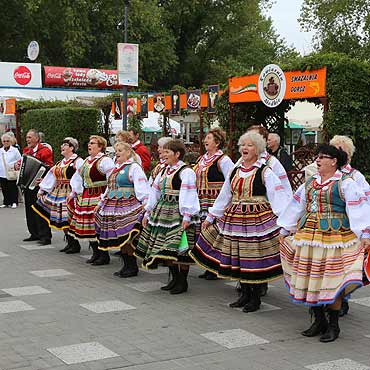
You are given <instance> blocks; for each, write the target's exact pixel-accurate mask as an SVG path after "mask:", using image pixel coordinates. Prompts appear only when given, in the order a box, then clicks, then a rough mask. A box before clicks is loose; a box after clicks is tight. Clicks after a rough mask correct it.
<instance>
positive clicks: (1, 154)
mask: <svg viewBox="0 0 370 370" xmlns="http://www.w3.org/2000/svg"><path fill="white" fill-rule="evenodd" d="M12 142H13V140H12V137H11V135H9V134H8V133H6V134H3V135H2V136H1V143H2V145H3V147H2V148H0V185H1V190H2V192H3V204H2V205H0V208H5V207H11V208H17V206H18V188H17V184H16V183H17V180H8V179H7V178H6V175H7V169H8V168H10V169H14V165H15V164H16V163H17V162H18V161H19V160H20V159H21V154H20V153H19V150H18V149H17V148H15V147H14V146H13V145H12Z"/></svg>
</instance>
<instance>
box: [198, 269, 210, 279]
mask: <svg viewBox="0 0 370 370" xmlns="http://www.w3.org/2000/svg"><path fill="white" fill-rule="evenodd" d="M207 272H208V270H206V271H204V272H203V274H200V275H198V278H199V279H205V278H206V277H207Z"/></svg>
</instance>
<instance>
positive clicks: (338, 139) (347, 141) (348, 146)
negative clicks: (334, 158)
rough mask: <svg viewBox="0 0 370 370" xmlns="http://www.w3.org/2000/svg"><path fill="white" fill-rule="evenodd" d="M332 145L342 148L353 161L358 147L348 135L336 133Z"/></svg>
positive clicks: (331, 141) (349, 159)
mask: <svg viewBox="0 0 370 370" xmlns="http://www.w3.org/2000/svg"><path fill="white" fill-rule="evenodd" d="M329 144H330V145H333V146H335V147H336V148H339V147H340V148H341V149H342V150H343V151H344V152H346V153H347V155H348V161H349V162H350V161H351V158H352V157H353V154H354V152H355V150H356V147H355V146H354V144H353V141H352V139H351V138H349V137H348V136H344V135H335V136H334V137H333V138H332V139H331V140H330V143H329Z"/></svg>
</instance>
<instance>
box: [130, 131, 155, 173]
mask: <svg viewBox="0 0 370 370" xmlns="http://www.w3.org/2000/svg"><path fill="white" fill-rule="evenodd" d="M128 132H129V134H130V137H131V146H132V149H133V150H134V151H135V153H136V154H137V155H138V156H139V157H140V158H141V165H142V167H143V170H144V172H145V173H148V172H149V171H150V167H151V159H150V153H149V151H148V149H147V147H146V146H145V145H144V144H143V143H142V142H141V141H140V140H139V137H140V132H139V131H138V130H137V129H136V128H130V129H129V130H128Z"/></svg>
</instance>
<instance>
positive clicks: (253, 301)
mask: <svg viewBox="0 0 370 370" xmlns="http://www.w3.org/2000/svg"><path fill="white" fill-rule="evenodd" d="M260 306H261V286H260V284H253V285H252V284H251V298H250V300H249V302H248V303H247V304H246V305H245V306H244V308H243V312H255V311H257V310H259V309H260Z"/></svg>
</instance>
